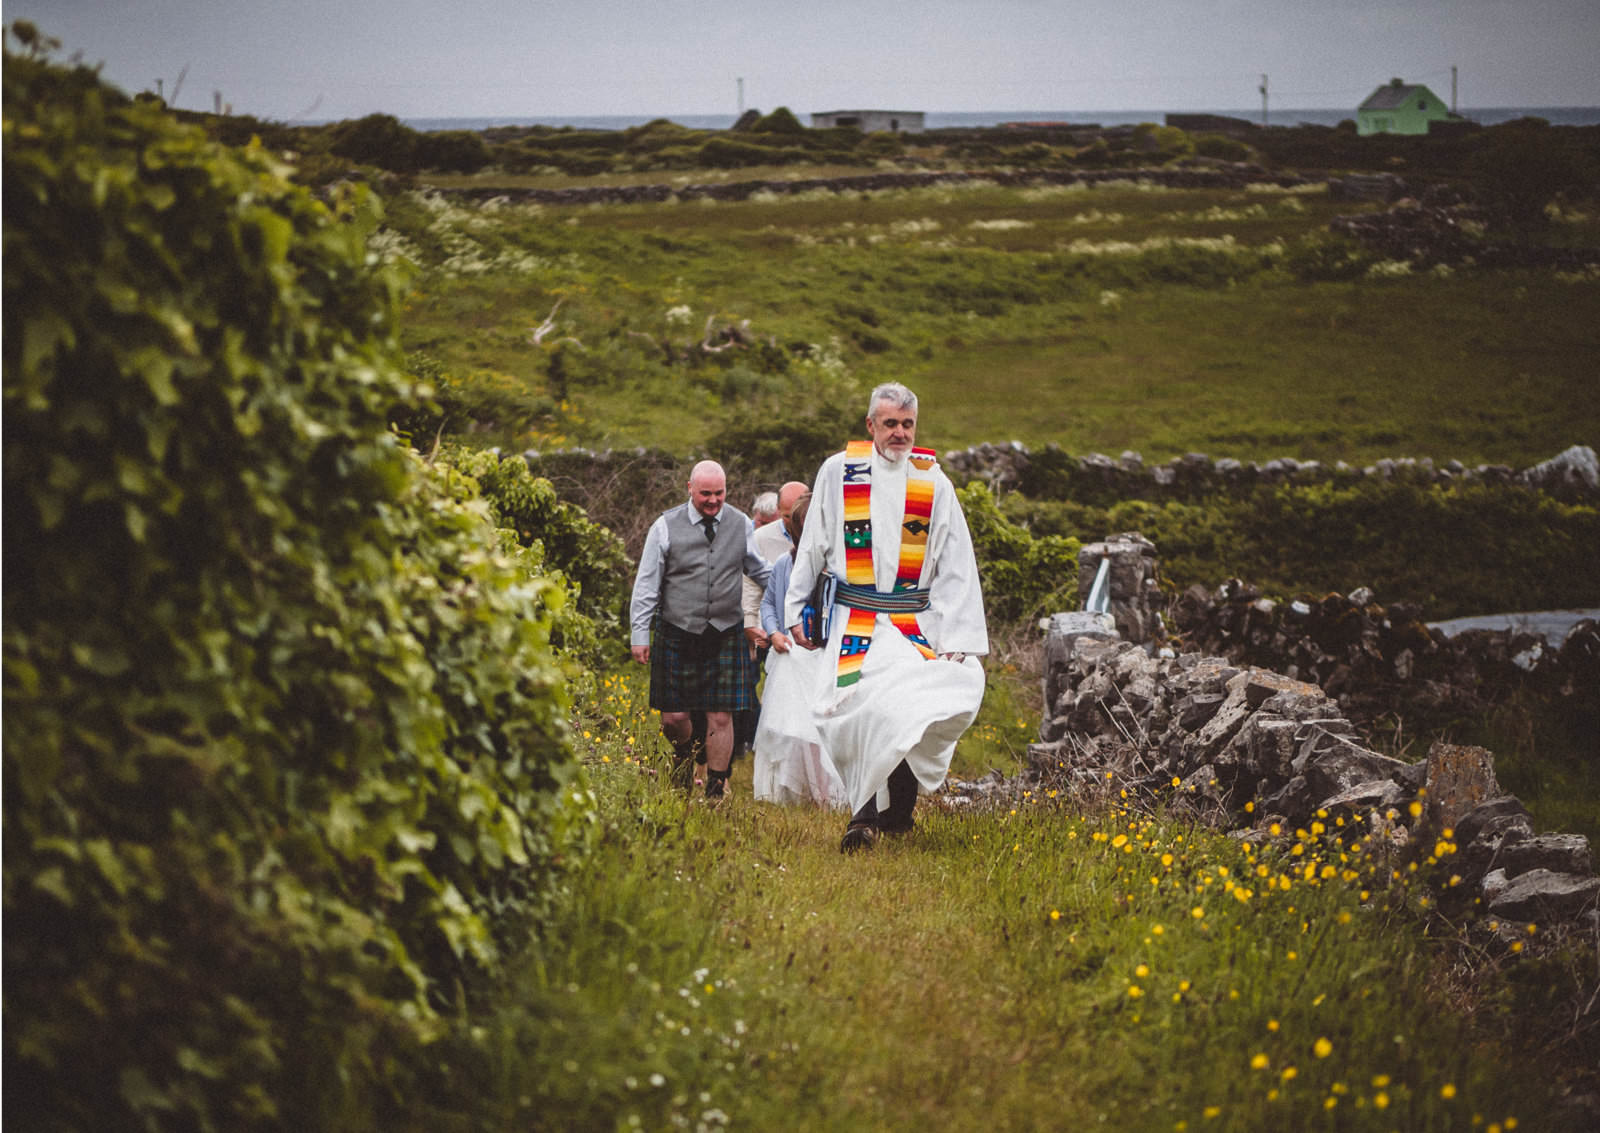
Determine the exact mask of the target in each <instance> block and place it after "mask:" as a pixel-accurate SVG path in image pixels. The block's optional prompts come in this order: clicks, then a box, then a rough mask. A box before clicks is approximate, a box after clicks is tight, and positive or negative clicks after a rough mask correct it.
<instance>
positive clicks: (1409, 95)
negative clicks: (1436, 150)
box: [1356, 79, 1460, 137]
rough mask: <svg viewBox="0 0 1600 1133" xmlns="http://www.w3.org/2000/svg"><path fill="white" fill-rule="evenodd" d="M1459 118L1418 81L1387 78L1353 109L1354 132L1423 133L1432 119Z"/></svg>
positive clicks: (1440, 120)
mask: <svg viewBox="0 0 1600 1133" xmlns="http://www.w3.org/2000/svg"><path fill="white" fill-rule="evenodd" d="M1454 121H1460V116H1459V115H1456V114H1452V113H1451V112H1450V108H1449V107H1447V106H1446V105H1445V104H1444V100H1443V99H1441V98H1440V97H1439V96H1438V95H1436V94H1434V93H1433V92H1432V91H1431V90H1429V89H1428V88H1427V87H1425V86H1423V85H1422V84H1421V83H1408V82H1406V81H1404V80H1403V79H1390V80H1389V82H1388V83H1386V84H1385V85H1383V86H1381V87H1379V88H1378V89H1377V90H1375V91H1373V92H1372V93H1371V94H1370V95H1368V96H1367V100H1366V101H1365V102H1363V103H1362V104H1361V105H1360V106H1359V107H1358V108H1357V109H1356V133H1357V134H1359V135H1361V136H1362V137H1366V136H1367V135H1369V134H1426V133H1427V132H1428V130H1429V129H1430V128H1431V127H1432V125H1433V123H1435V122H1454Z"/></svg>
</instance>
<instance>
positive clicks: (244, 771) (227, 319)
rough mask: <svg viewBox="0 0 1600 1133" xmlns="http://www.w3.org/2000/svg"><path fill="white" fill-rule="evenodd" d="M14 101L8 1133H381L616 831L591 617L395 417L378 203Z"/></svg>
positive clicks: (11, 71)
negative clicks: (553, 630)
mask: <svg viewBox="0 0 1600 1133" xmlns="http://www.w3.org/2000/svg"><path fill="white" fill-rule="evenodd" d="M4 89H5V102H4V105H5V137H6V145H5V149H4V170H3V172H4V186H5V211H4V230H5V231H4V244H5V251H6V255H5V261H4V301H5V311H6V318H7V331H8V333H7V334H6V336H5V340H4V375H5V382H4V410H5V412H4V441H5V443H4V463H5V501H4V504H5V506H4V511H3V520H4V548H5V576H6V586H5V595H4V631H3V643H4V674H5V677H4V710H5V725H6V726H5V730H4V737H3V753H4V759H3V767H4V792H3V806H4V824H3V837H4V857H5V883H4V912H5V917H6V946H5V951H4V958H3V963H4V972H5V987H6V1006H5V1023H6V1025H5V1029H4V1039H3V1045H4V1055H5V1078H6V1086H7V1091H6V1097H7V1105H6V1110H7V1116H8V1117H10V1118H11V1119H13V1120H15V1121H16V1122H17V1124H18V1127H19V1128H20V1127H27V1128H136V1127H140V1128H145V1129H167V1128H171V1129H219V1128H225V1129H244V1128H253V1127H266V1126H272V1127H284V1126H288V1127H293V1126H295V1125H299V1126H304V1127H317V1128H335V1127H341V1126H343V1125H345V1124H346V1122H345V1120H344V1118H345V1117H347V1116H348V1115H350V1114H352V1113H354V1114H360V1113H368V1114H378V1115H381V1114H383V1113H385V1112H386V1110H385V1107H386V1106H392V1102H393V1099H395V1098H397V1097H399V1096H402V1090H403V1087H404V1086H405V1084H406V1081H407V1080H408V1077H409V1076H410V1075H411V1074H412V1073H413V1072H414V1071H418V1070H419V1068H420V1067H421V1066H422V1065H423V1064H424V1057H423V1044H425V1043H426V1042H427V1041H428V1040H429V1039H431V1038H432V1037H434V1036H435V1035H437V1034H438V1033H439V1032H440V1031H441V1030H442V1028H443V1022H442V1017H441V1014H440V1012H441V1010H442V1009H443V1008H445V1007H446V1006H447V1005H452V1004H454V1003H455V1002H456V1001H457V1000H458V999H461V998H463V997H470V996H472V995H473V994H474V993H475V990H476V989H478V988H480V987H481V986H482V984H483V980H484V977H485V975H487V974H490V973H493V972H494V971H495V970H496V969H497V968H498V967H499V965H500V964H501V963H503V961H504V958H505V957H506V956H507V955H508V954H509V953H510V952H511V951H513V950H515V948H516V947H517V945H518V943H519V942H520V941H521V940H523V939H525V938H526V936H527V933H528V932H529V931H530V928H531V926H532V925H533V923H534V922H535V920H536V918H537V916H538V915H539V913H540V910H541V908H542V907H543V905H544V902H545V900H546V896H547V894H548V892H549V882H550V878H551V876H552V869H553V864H552V863H553V861H554V859H555V857H556V855H557V854H558V853H561V852H562V851H563V849H564V848H565V847H566V846H567V845H568V841H569V834H570V831H571V829H572V828H570V827H569V826H568V825H567V823H568V822H569V820H570V819H572V818H574V817H577V816H578V812H576V811H569V810H568V809H567V808H569V807H571V806H572V802H571V796H569V794H568V793H567V791H566V789H565V787H564V784H567V783H570V782H571V780H572V778H573V776H574V774H575V765H574V764H573V762H572V758H571V754H570V751H569V749H568V747H567V743H566V738H565V734H566V733H565V728H566V725H565V711H564V691H563V686H562V683H561V679H560V678H561V674H560V671H559V670H558V668H557V667H556V665H555V662H554V658H553V655H552V652H551V650H550V648H549V645H548V642H547V636H548V633H549V627H550V621H551V607H552V606H553V605H555V604H557V603H559V601H560V593H561V591H560V588H559V587H558V586H557V585H555V584H554V583H552V582H549V581H547V580H542V579H540V578H537V577H533V576H530V574H529V573H528V571H527V570H526V569H519V568H518V567H517V566H516V565H515V564H513V563H511V562H510V561H508V560H507V559H506V558H505V557H504V556H503V555H501V554H500V553H498V552H497V551H496V549H495V534H494V531H493V529H492V527H491V526H490V525H489V524H488V522H487V514H486V510H485V508H484V506H483V505H482V503H480V502H474V501H473V500H472V499H471V496H472V490H471V489H472V486H471V484H470V482H469V481H467V480H465V479H464V478H463V477H461V476H459V475H458V474H455V473H453V472H451V471H450V470H449V469H447V468H443V467H434V468H431V469H429V468H427V467H425V466H423V465H422V464H421V462H420V461H419V460H418V459H417V458H415V457H414V456H412V455H411V454H409V453H408V452H407V451H406V450H405V448H404V447H403V446H401V445H400V444H399V443H397V441H396V440H395V439H394V438H393V437H392V436H391V435H390V434H389V433H388V432H387V430H386V428H385V415H386V413H387V412H388V410H389V407H390V406H391V404H392V403H394V402H395V401H397V400H401V399H403V398H404V397H405V396H407V392H408V391H407V389H406V379H405V378H404V377H403V375H402V374H400V372H399V371H398V370H397V369H396V367H395V366H394V365H393V363H392V361H391V360H390V359H391V354H392V351H393V349H394V346H393V341H392V338H391V334H392V331H391V327H392V318H393V314H394V309H395V286H394V285H395V283H396V281H395V280H394V279H393V278H392V277H391V276H390V275H389V274H388V272H387V271H386V269H382V268H380V267H373V266H369V265H368V264H367V263H366V258H365V252H366V239H367V236H368V234H369V233H370V231H371V229H372V228H373V227H374V225H375V224H376V219H377V218H376V205H375V202H374V200H373V199H372V198H371V197H370V196H368V195H367V194H366V193H365V190H364V189H361V188H359V187H351V188H350V189H348V190H346V191H345V192H344V193H343V194H340V195H336V196H334V197H333V199H332V200H333V203H332V205H331V206H329V207H325V206H324V205H323V204H321V203H319V202H318V201H316V200H315V199H314V198H313V197H312V196H311V195H310V194H309V193H308V192H307V191H305V190H304V189H300V188H297V187H295V186H293V185H292V184H290V183H289V182H288V181H287V180H286V178H285V170H284V169H283V168H282V167H280V166H278V165H277V164H276V163H275V162H273V161H272V159H270V158H269V157H268V156H267V155H266V154H264V153H263V152H261V151H260V150H259V149H246V150H244V151H238V152H235V151H230V150H227V149H225V148H222V147H219V146H217V145H216V144H214V143H212V142H210V141H208V140H207V138H206V137H205V135H204V133H203V132H202V131H201V130H199V129H198V128H193V127H184V126H179V125H177V124H176V123H174V122H173V120H172V119H171V118H170V117H169V116H168V115H167V114H165V113H164V112H163V111H162V110H161V109H160V108H159V107H158V106H156V105H154V104H150V103H134V102H129V101H128V100H126V99H124V98H123V97H121V96H120V95H119V94H117V93H116V92H115V91H113V90H111V89H110V88H108V87H105V86H104V85H102V84H101V83H100V82H99V80H98V78H97V77H96V76H95V75H94V74H93V73H92V72H89V71H88V70H86V69H77V70H70V71H69V70H63V69H60V68H56V67H52V66H49V65H47V64H45V63H43V62H41V61H38V60H34V59H19V58H15V57H12V56H10V55H8V56H7V57H6V59H5V70H4ZM408 1116H414V1115H408ZM390 1117H391V1118H397V1117H398V1115H395V1114H392V1113H390Z"/></svg>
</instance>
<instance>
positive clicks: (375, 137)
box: [328, 114, 419, 173]
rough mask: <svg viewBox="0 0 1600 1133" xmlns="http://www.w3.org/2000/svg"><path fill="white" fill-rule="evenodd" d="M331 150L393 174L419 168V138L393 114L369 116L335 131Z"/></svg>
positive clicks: (334, 129)
mask: <svg viewBox="0 0 1600 1133" xmlns="http://www.w3.org/2000/svg"><path fill="white" fill-rule="evenodd" d="M332 136H333V141H332V142H331V143H330V145H329V147H328V148H329V149H330V150H331V151H332V152H333V153H335V154H337V155H338V156H340V157H343V158H348V159H349V160H351V161H355V162H359V163H361V164H362V165H376V166H377V167H378V168H380V169H387V170H389V171H390V172H391V173H411V172H414V171H415V170H416V169H417V142H418V138H419V135H418V134H417V132H416V131H415V130H413V129H412V128H411V127H410V126H407V125H405V124H404V123H402V122H401V121H400V120H399V119H398V118H396V117H395V116H394V115H392V114H368V115H367V116H366V117H365V118H357V119H355V120H354V121H350V122H340V123H339V124H338V125H336V126H334V127H333V128H332Z"/></svg>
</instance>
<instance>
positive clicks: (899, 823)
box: [878, 811, 917, 837]
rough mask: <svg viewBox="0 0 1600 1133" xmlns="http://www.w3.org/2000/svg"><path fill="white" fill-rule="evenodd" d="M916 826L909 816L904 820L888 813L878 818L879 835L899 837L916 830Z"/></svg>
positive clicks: (892, 813) (891, 812)
mask: <svg viewBox="0 0 1600 1133" xmlns="http://www.w3.org/2000/svg"><path fill="white" fill-rule="evenodd" d="M916 826H917V824H916V823H915V822H913V821H912V820H911V816H910V815H909V814H908V815H906V816H905V817H904V818H900V817H899V816H897V815H896V814H895V813H894V812H893V811H890V812H889V813H888V814H884V815H880V816H879V818H878V833H879V834H893V835H894V836H896V837H899V836H901V835H903V834H909V833H911V831H913V830H915V829H916Z"/></svg>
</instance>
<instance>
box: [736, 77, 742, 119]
mask: <svg viewBox="0 0 1600 1133" xmlns="http://www.w3.org/2000/svg"><path fill="white" fill-rule="evenodd" d="M736 81H737V82H738V84H739V117H740V118H743V117H744V80H743V79H738V80H736Z"/></svg>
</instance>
